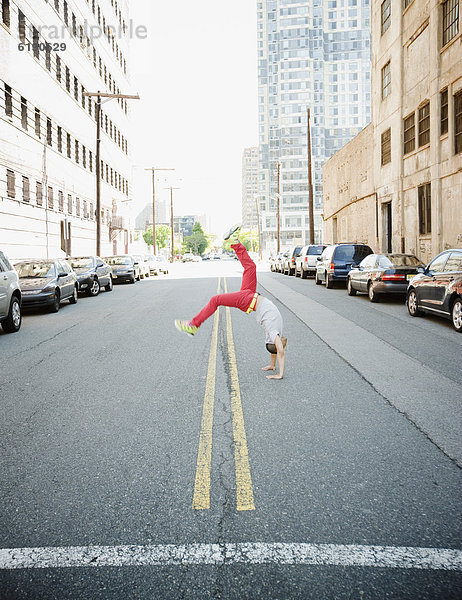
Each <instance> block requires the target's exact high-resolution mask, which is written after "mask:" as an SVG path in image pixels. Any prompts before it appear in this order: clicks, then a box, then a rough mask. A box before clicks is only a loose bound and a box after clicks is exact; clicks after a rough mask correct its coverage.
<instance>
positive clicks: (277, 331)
mask: <svg viewBox="0 0 462 600" xmlns="http://www.w3.org/2000/svg"><path fill="white" fill-rule="evenodd" d="M255 318H256V319H257V321H258V322H259V323H260V325H262V326H263V327H264V328H265V331H266V340H265V343H266V344H274V340H275V339H276V336H277V335H279V337H281V335H282V316H281V313H280V312H279V310H278V309H277V307H276V306H275V305H274V304H273V303H272V302H271V300H268V298H265V297H264V296H260V299H259V302H258V305H257V308H256V310H255Z"/></svg>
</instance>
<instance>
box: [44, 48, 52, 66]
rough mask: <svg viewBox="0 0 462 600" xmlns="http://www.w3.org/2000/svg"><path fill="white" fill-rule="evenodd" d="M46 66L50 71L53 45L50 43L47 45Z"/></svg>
mask: <svg viewBox="0 0 462 600" xmlns="http://www.w3.org/2000/svg"><path fill="white" fill-rule="evenodd" d="M45 66H46V68H47V69H48V71H51V46H50V45H49V44H47V45H46V46H45Z"/></svg>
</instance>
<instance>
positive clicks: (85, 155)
mask: <svg viewBox="0 0 462 600" xmlns="http://www.w3.org/2000/svg"><path fill="white" fill-rule="evenodd" d="M82 165H83V168H84V169H86V168H87V149H86V148H85V146H82Z"/></svg>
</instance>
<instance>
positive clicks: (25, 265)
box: [15, 259, 79, 312]
mask: <svg viewBox="0 0 462 600" xmlns="http://www.w3.org/2000/svg"><path fill="white" fill-rule="evenodd" d="M15 269H16V271H17V273H18V275H19V285H20V286H21V292H22V306H23V307H24V308H26V307H30V306H49V307H50V312H58V310H59V305H60V303H61V302H62V301H63V300H69V302H70V303H71V304H75V303H76V302H77V299H78V293H77V292H78V289H79V284H78V282H77V276H76V274H75V273H74V271H73V270H72V268H71V265H70V264H69V263H68V262H67V261H66V260H62V259H55V260H48V259H43V260H24V261H21V262H18V263H16V264H15Z"/></svg>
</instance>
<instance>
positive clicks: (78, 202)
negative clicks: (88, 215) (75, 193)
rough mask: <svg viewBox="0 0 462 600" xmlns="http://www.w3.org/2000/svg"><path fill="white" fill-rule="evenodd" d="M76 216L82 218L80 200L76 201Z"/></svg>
mask: <svg viewBox="0 0 462 600" xmlns="http://www.w3.org/2000/svg"><path fill="white" fill-rule="evenodd" d="M75 214H76V215H77V216H78V217H80V198H76V199H75Z"/></svg>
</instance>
